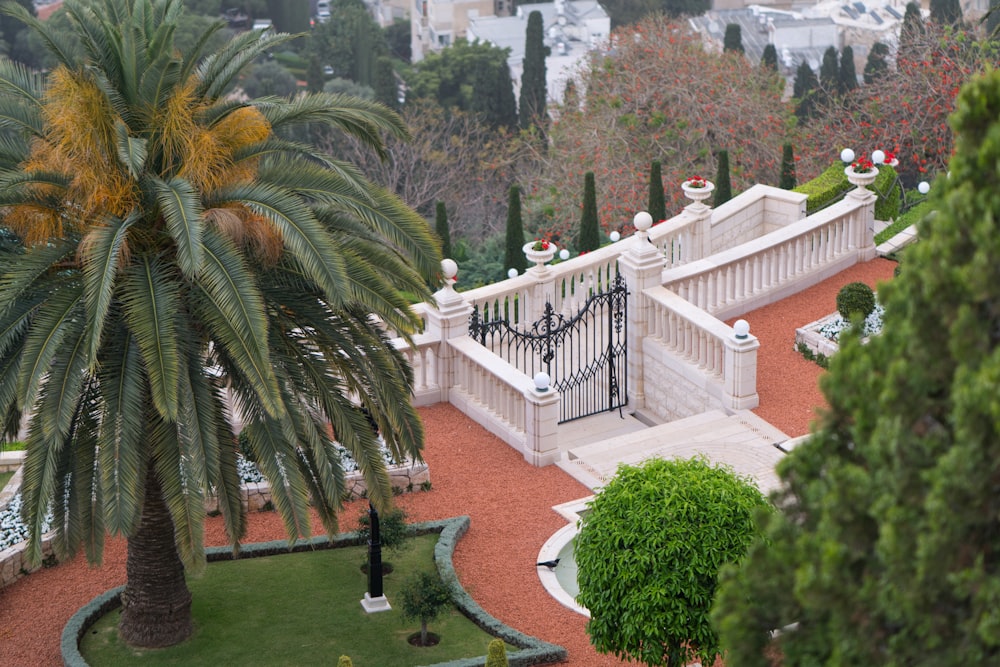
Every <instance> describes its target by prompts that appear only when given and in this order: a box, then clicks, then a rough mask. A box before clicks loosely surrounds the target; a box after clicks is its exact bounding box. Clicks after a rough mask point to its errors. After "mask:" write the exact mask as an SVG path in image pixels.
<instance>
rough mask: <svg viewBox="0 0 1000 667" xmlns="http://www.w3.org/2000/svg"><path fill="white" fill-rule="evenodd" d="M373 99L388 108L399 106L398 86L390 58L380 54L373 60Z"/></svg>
mask: <svg viewBox="0 0 1000 667" xmlns="http://www.w3.org/2000/svg"><path fill="white" fill-rule="evenodd" d="M372 88H374V89H375V100H376V101H378V102H381V103H382V104H384V105H386V106H387V107H389V108H390V109H396V108H398V107H399V86H398V85H397V84H396V74H395V72H394V71H393V69H392V59H391V58H388V57H386V56H380V57H379V58H377V59H376V60H375V81H374V85H373V86H372Z"/></svg>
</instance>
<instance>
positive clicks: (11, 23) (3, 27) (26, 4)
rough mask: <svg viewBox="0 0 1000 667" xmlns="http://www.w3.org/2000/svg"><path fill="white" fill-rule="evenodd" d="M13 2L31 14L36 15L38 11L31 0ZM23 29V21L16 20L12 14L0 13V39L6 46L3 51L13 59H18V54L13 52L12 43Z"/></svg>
mask: <svg viewBox="0 0 1000 667" xmlns="http://www.w3.org/2000/svg"><path fill="white" fill-rule="evenodd" d="M15 4H17V5H20V6H21V7H22V8H23V9H25V10H26V11H27V12H28V13H29V14H30V15H31V16H38V11H37V10H36V9H35V3H34V1H33V0H15ZM23 30H25V25H24V23H22V22H21V21H18V20H17V19H16V18H14V17H13V16H8V15H6V14H0V40H3V45H6V47H7V48H6V50H5V51H4V53H6V54H7V56H8V57H10V58H12V59H15V60H17V59H18V54H16V53H14V44H15V43H16V42H17V36H18V35H19V34H20V33H21V31H23ZM0 46H2V45H0Z"/></svg>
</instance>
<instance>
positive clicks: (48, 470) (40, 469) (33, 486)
mask: <svg viewBox="0 0 1000 667" xmlns="http://www.w3.org/2000/svg"><path fill="white" fill-rule="evenodd" d="M40 420H41V417H39V416H38V415H34V416H32V418H31V422H30V423H29V426H28V437H27V438H26V439H25V457H24V463H23V465H22V467H21V519H22V520H23V521H24V524H25V525H26V526H27V528H28V546H27V549H25V552H24V555H25V560H26V561H27V562H28V565H29V566H38V565H40V564H41V562H42V525H43V522H44V521H45V515H46V514H47V513H48V511H49V507H50V504H51V502H52V500H53V499H54V496H55V489H56V475H57V471H58V470H59V469H60V468H61V467H63V465H62V461H61V458H62V456H64V455H65V454H66V448H65V447H63V444H64V443H63V442H62V441H53V440H49V439H47V438H45V437H44V436H43V435H42V433H41V428H40V426H41V425H40V423H39V422H40Z"/></svg>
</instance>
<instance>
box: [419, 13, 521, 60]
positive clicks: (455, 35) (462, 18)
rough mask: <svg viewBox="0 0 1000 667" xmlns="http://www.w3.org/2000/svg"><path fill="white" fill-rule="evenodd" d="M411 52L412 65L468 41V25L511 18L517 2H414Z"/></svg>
mask: <svg viewBox="0 0 1000 667" xmlns="http://www.w3.org/2000/svg"><path fill="white" fill-rule="evenodd" d="M413 2H414V3H415V7H414V8H413V10H412V11H411V12H410V48H411V50H412V52H413V55H412V59H413V62H419V61H420V60H423V58H424V54H425V53H428V52H430V51H440V50H441V49H443V48H445V47H446V46H450V45H451V44H453V43H454V42H455V40H456V39H459V38H463V37H467V31H468V28H469V21H470V20H473V19H477V18H479V17H480V16H510V14H511V12H512V11H513V4H514V0H413Z"/></svg>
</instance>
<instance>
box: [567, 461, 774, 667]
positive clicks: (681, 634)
mask: <svg viewBox="0 0 1000 667" xmlns="http://www.w3.org/2000/svg"><path fill="white" fill-rule="evenodd" d="M766 507H769V505H768V503H767V501H766V500H765V499H764V496H763V495H761V493H760V491H758V490H757V488H756V487H754V485H753V484H752V483H751V482H750V481H749V480H748V479H746V478H743V477H740V476H738V475H737V474H736V473H734V472H733V471H732V470H731V469H728V468H725V467H713V466H712V465H710V464H709V463H708V462H707V461H706V460H705V459H702V458H695V459H690V460H664V459H652V460H650V461H647V462H646V463H644V464H643V465H642V466H629V465H623V466H621V467H619V469H618V473H617V474H616V475H615V477H614V479H613V480H611V482H610V483H609V484H608V485H607V486H606V487H604V489H603V490H602V491H601V492H600V493H598V494H597V496H596V497H595V498H594V500H593V501H591V503H590V510H589V512H588V513H587V514H586V515H585V516H584V518H583V520H582V527H581V529H580V535H579V536H578V537H577V542H576V562H577V566H578V567H579V571H578V575H577V580H578V581H579V584H580V595H579V596H578V597H577V600H578V601H579V602H580V604H582V605H584V606H585V607H587V609H589V610H590V614H591V619H590V621H589V622H588V623H587V631H588V633H589V634H590V641H591V643H592V644H593V645H594V646H595V647H596V648H597V650H598V651H600V652H602V653H614V654H615V655H616V656H618V657H619V658H622V659H626V660H637V661H640V662H643V663H645V664H647V665H670V666H671V667H673V666H674V665H684V664H688V663H689V662H690V661H692V660H695V659H701V660H702V661H703V662H704V663H707V664H712V662H713V661H714V660H715V656H716V654H717V653H718V652H719V641H718V638H717V636H716V634H715V630H714V629H713V628H712V626H711V623H710V620H709V611H710V609H711V606H712V600H713V597H714V595H715V587H716V581H717V577H718V573H719V568H720V567H722V565H723V564H725V563H731V562H735V561H737V560H738V559H739V558H741V557H742V556H743V554H744V553H745V552H746V550H747V548H748V547H749V545H750V543H751V541H752V540H753V539H754V537H755V536H756V535H757V529H756V526H755V523H754V514H755V512H756V511H757V510H758V509H759V508H766Z"/></svg>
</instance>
